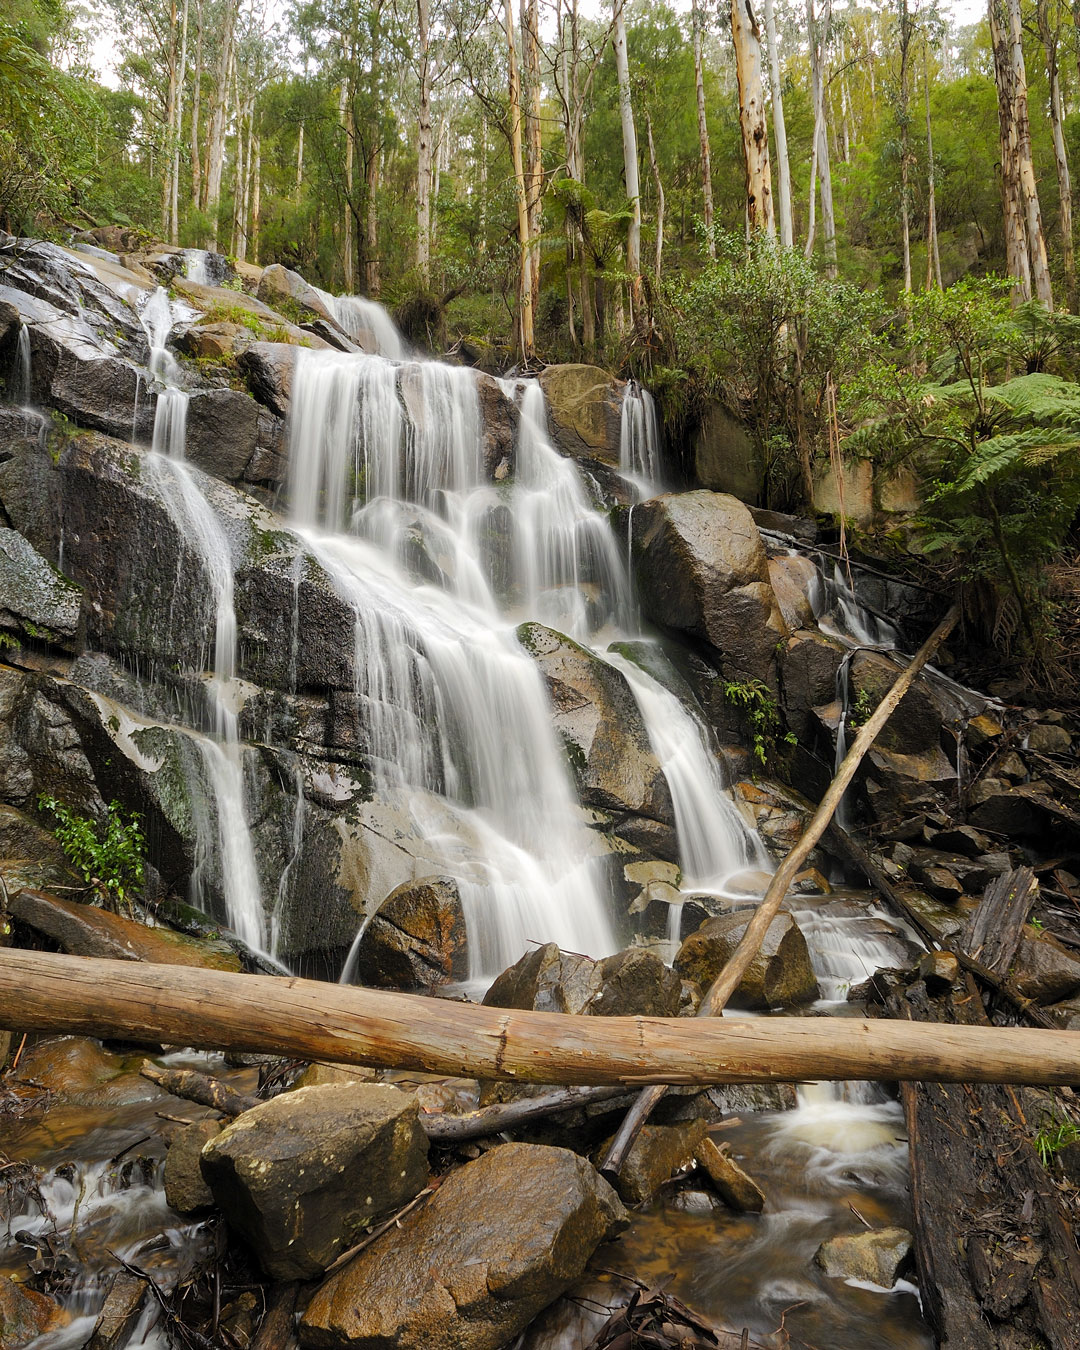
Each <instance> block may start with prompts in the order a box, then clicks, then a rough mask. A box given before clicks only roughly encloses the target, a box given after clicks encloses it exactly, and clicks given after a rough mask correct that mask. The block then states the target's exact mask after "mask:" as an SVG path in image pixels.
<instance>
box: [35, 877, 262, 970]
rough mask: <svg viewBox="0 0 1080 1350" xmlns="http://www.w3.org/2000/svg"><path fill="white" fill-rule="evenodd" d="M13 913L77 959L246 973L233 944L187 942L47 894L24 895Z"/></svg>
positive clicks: (180, 935)
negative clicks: (87, 957) (149, 963)
mask: <svg viewBox="0 0 1080 1350" xmlns="http://www.w3.org/2000/svg"><path fill="white" fill-rule="evenodd" d="M10 912H11V915H12V917H13V918H15V919H17V920H18V921H19V923H21V924H25V926H26V927H27V928H32V929H33V930H34V931H35V932H36V933H42V934H44V935H45V936H46V937H50V938H52V940H53V941H54V942H56V943H58V944H59V945H60V947H61V948H62V949H63V950H64V951H65V952H69V953H70V954H71V955H72V956H100V957H106V958H108V959H112V960H117V961H149V962H151V963H153V964H155V965H164V966H199V967H202V968H203V969H207V970H232V971H239V969H240V960H239V958H238V957H237V955H236V953H235V952H234V951H233V949H232V948H231V947H230V946H229V945H228V943H225V942H209V941H203V940H201V939H199V938H191V937H187V936H185V935H184V934H183V933H174V932H173V931H172V929H170V928H148V927H147V926H146V925H145V924H142V923H136V922H135V921H134V920H133V919H126V918H124V917H123V916H122V915H120V914H110V913H109V911H108V910H104V909H96V908H95V907H94V906H92V905H87V904H79V903H78V902H76V901H74V900H62V899H61V898H60V897H59V896H56V895H49V894H48V893H47V892H45V891H26V890H24V891H22V892H20V893H19V894H18V895H16V896H14V897H13V898H12V900H11V902H10Z"/></svg>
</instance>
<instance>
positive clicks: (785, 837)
mask: <svg viewBox="0 0 1080 1350" xmlns="http://www.w3.org/2000/svg"><path fill="white" fill-rule="evenodd" d="M732 791H733V792H734V793H737V794H738V796H739V797H740V798H741V799H742V800H743V801H744V802H746V803H747V805H748V806H749V807H750V811H751V813H752V815H753V819H754V826H755V828H756V829H757V832H758V834H759V835H760V836H761V839H762V842H763V843H764V844H765V847H766V848H767V849H768V850H769V852H770V853H771V854H772V855H773V857H774V858H783V857H785V856H786V855H787V854H788V853H790V852H791V850H792V848H794V846H795V844H797V843H798V841H799V839H800V838H801V836H802V834H803V832H804V831H805V829H806V824H807V822H808V821H809V819H810V817H811V816H812V815H813V814H814V808H813V806H812V805H811V803H810V802H808V801H807V800H806V798H805V797H803V796H801V795H800V794H799V793H798V792H795V791H794V789H792V788H788V787H784V786H782V785H781V784H780V783H775V782H770V781H769V780H767V779H758V780H757V781H756V782H751V781H749V780H747V779H740V780H739V782H737V783H736V784H735V785H734V787H733V789H732ZM818 856H819V855H817V854H815V853H812V854H811V855H810V857H811V860H812V861H813V860H814V859H815V858H817V857H818ZM767 884H768V883H767V882H766V885H767ZM756 893H757V894H761V891H760V890H758V891H757V892H756Z"/></svg>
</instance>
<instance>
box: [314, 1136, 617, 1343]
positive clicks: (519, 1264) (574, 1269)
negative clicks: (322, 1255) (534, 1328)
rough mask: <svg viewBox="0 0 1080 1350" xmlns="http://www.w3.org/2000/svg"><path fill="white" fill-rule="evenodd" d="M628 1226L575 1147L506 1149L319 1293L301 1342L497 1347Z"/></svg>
mask: <svg viewBox="0 0 1080 1350" xmlns="http://www.w3.org/2000/svg"><path fill="white" fill-rule="evenodd" d="M626 1224H627V1217H626V1213H625V1211H624V1209H623V1207H622V1205H621V1204H620V1203H619V1200H618V1197H617V1196H616V1195H615V1192H614V1191H613V1190H612V1189H611V1187H610V1186H609V1185H608V1184H607V1182H606V1181H603V1180H602V1179H601V1178H600V1177H599V1176H598V1175H597V1173H596V1172H595V1171H594V1169H593V1168H592V1167H591V1166H590V1165H589V1163H588V1162H586V1161H585V1159H584V1158H580V1157H578V1155H577V1154H575V1153H572V1152H570V1151H569V1150H568V1149H561V1148H548V1147H546V1146H543V1145H536V1144H504V1145H501V1146H500V1147H498V1148H494V1149H492V1150H490V1151H489V1152H488V1153H485V1154H484V1155H483V1156H482V1157H481V1158H478V1159H477V1160H476V1161H475V1162H472V1163H468V1164H467V1165H466V1166H464V1167H462V1168H460V1169H459V1170H458V1171H456V1172H452V1173H451V1174H450V1175H449V1176H448V1177H446V1178H445V1180H444V1181H443V1183H442V1185H441V1186H440V1187H439V1189H438V1190H437V1191H436V1192H435V1194H434V1195H433V1196H432V1197H431V1199H430V1200H428V1201H427V1203H426V1204H425V1205H424V1206H423V1207H422V1208H420V1209H419V1210H417V1211H415V1212H414V1213H412V1214H410V1215H409V1216H408V1217H407V1218H405V1219H404V1220H402V1222H401V1225H400V1227H398V1228H392V1229H390V1231H389V1232H387V1233H386V1234H385V1235H384V1236H382V1237H380V1238H379V1239H378V1240H377V1241H376V1242H374V1243H373V1244H372V1245H371V1246H370V1247H368V1248H367V1249H366V1250H365V1251H362V1252H361V1253H360V1254H359V1255H358V1256H357V1257H355V1259H354V1260H352V1261H350V1262H349V1263H348V1265H346V1266H344V1267H343V1268H342V1269H341V1270H339V1271H336V1272H335V1273H334V1274H333V1275H332V1276H331V1277H330V1278H329V1279H328V1280H327V1281H326V1282H325V1283H324V1284H323V1285H321V1286H320V1288H319V1289H317V1290H316V1292H315V1295H314V1297H313V1298H312V1300H311V1303H310V1304H309V1305H308V1309H307V1311H306V1312H305V1314H304V1316H303V1318H302V1319H301V1322H300V1328H299V1329H300V1342H301V1344H302V1345H303V1346H305V1347H321V1348H322V1350H347V1348H352V1350H361V1348H362V1350H498V1348H499V1347H501V1346H506V1345H509V1344H510V1343H511V1342H512V1341H513V1339H514V1337H515V1336H517V1335H518V1334H519V1333H520V1332H521V1331H522V1330H523V1329H524V1328H525V1327H526V1326H527V1325H528V1323H529V1322H531V1321H532V1319H533V1318H534V1317H535V1316H536V1314H537V1313H538V1312H539V1311H540V1310H541V1309H542V1308H544V1307H546V1306H547V1304H549V1303H551V1302H552V1301H553V1300H554V1299H556V1298H558V1296H559V1295H560V1294H561V1293H562V1292H563V1291H564V1290H565V1289H568V1288H569V1287H570V1285H571V1284H573V1283H574V1281H575V1280H577V1279H578V1278H579V1277H580V1275H581V1273H582V1271H583V1270H584V1268H585V1263H586V1262H587V1261H588V1259H589V1257H590V1256H591V1255H592V1254H593V1252H594V1251H595V1250H596V1248H597V1247H598V1246H599V1245H600V1243H601V1242H603V1241H604V1240H605V1239H606V1238H609V1237H613V1236H614V1235H615V1234H616V1233H617V1232H619V1231H620V1230H621V1229H623V1228H625V1227H626Z"/></svg>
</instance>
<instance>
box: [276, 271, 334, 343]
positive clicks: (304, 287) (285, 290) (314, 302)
mask: <svg viewBox="0 0 1080 1350" xmlns="http://www.w3.org/2000/svg"><path fill="white" fill-rule="evenodd" d="M256 295H257V296H258V298H259V299H260V300H261V301H262V302H263V304H264V305H269V306H270V308H271V309H275V310H280V309H281V308H282V302H283V301H284V302H285V309H289V308H292V307H296V306H299V308H300V309H302V310H307V311H308V312H309V313H310V314H313V315H315V316H316V317H318V318H320V319H329V320H330V322H331V323H332V324H334V326H335V328H336V327H337V321H336V319H335V318H334V316H333V314H332V313H331V312H330V310H329V309H328V307H327V305H326V301H325V300H324V299H323V298H322V296H321V295H320V294H319V292H318V291H317V290H316V289H315V287H314V286H311V285H309V283H308V282H306V281H305V280H304V278H303V277H302V276H301V275H300V273H299V272H293V271H291V270H290V269H289V268H288V267H283V266H282V265H281V263H271V264H270V266H269V267H264V268H263V272H262V276H261V277H260V278H259V288H258V290H257V292H256ZM290 301H291V302H292V303H291V306H290V304H289V303H288V302H290ZM286 317H287V318H291V317H293V316H292V315H288V314H287V315H286Z"/></svg>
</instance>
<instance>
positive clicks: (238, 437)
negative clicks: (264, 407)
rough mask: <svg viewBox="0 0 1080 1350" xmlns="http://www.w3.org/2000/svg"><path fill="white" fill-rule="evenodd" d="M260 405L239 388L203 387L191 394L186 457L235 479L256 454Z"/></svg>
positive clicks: (202, 467) (218, 474) (225, 476)
mask: <svg viewBox="0 0 1080 1350" xmlns="http://www.w3.org/2000/svg"><path fill="white" fill-rule="evenodd" d="M258 432H259V405H258V404H257V403H256V402H255V400H254V399H253V398H252V397H251V395H250V394H245V393H243V392H242V391H241V390H239V389H202V390H199V391H198V392H196V393H194V394H192V395H191V398H190V399H189V401H188V412H187V440H186V442H185V446H184V457H185V458H186V459H188V460H190V461H191V463H192V464H197V465H198V466H199V468H200V469H202V470H204V472H206V473H211V474H213V475H214V477H215V478H225V479H227V480H228V481H229V482H235V481H236V480H237V479H238V478H240V477H242V475H243V473H244V470H245V468H246V467H247V465H248V462H249V461H250V460H251V457H252V456H253V455H254V453H255V446H256V443H257V440H258Z"/></svg>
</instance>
